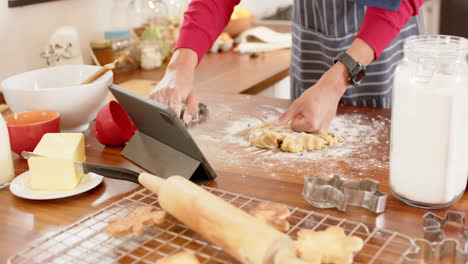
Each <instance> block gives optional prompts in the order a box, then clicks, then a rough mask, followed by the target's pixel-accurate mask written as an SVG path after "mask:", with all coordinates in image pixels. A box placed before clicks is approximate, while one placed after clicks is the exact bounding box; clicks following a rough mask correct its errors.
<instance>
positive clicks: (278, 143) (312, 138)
mask: <svg viewBox="0 0 468 264" xmlns="http://www.w3.org/2000/svg"><path fill="white" fill-rule="evenodd" d="M248 137H249V142H250V144H252V145H254V146H257V147H260V148H271V149H274V148H279V149H281V150H282V151H286V152H302V151H305V150H313V149H323V148H326V147H329V146H333V145H335V144H336V143H338V142H340V140H341V137H339V136H335V135H333V134H328V135H327V136H325V137H322V136H319V135H315V134H311V133H305V132H295V131H293V130H291V127H290V126H289V125H284V126H275V125H273V124H272V123H265V124H263V125H261V126H259V127H256V128H253V129H252V130H250V132H249V135H248Z"/></svg>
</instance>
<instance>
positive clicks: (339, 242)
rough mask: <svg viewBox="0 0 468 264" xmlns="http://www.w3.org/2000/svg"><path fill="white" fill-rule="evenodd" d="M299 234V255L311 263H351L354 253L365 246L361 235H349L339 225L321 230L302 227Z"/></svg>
mask: <svg viewBox="0 0 468 264" xmlns="http://www.w3.org/2000/svg"><path fill="white" fill-rule="evenodd" d="M297 235H298V239H297V241H296V249H297V255H298V256H299V257H300V258H301V259H303V260H305V261H307V262H308V263H310V264H320V263H334V264H351V263H352V262H353V253H354V252H357V251H359V250H361V249H362V247H363V241H362V239H361V238H360V237H356V236H347V235H346V234H345V232H344V229H343V228H341V227H337V226H332V227H329V228H327V230H325V231H319V232H315V231H312V230H306V229H302V230H300V231H299V232H298V233H297Z"/></svg>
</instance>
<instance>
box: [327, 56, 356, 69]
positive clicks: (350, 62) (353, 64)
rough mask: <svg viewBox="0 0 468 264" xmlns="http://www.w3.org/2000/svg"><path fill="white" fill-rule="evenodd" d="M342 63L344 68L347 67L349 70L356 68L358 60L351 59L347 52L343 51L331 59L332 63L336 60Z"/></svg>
mask: <svg viewBox="0 0 468 264" xmlns="http://www.w3.org/2000/svg"><path fill="white" fill-rule="evenodd" d="M338 61H339V62H341V63H343V64H344V65H345V66H346V68H348V70H349V71H351V70H352V69H354V68H356V66H358V62H357V61H355V60H354V59H353V57H351V56H350V55H349V54H348V53H346V52H343V53H341V54H340V55H338V56H336V58H335V59H334V60H333V64H335V63H337V62H338Z"/></svg>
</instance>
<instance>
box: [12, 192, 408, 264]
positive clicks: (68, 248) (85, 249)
mask: <svg viewBox="0 0 468 264" xmlns="http://www.w3.org/2000/svg"><path fill="white" fill-rule="evenodd" d="M204 188H205V189H206V190H208V191H210V192H211V193H213V194H215V195H217V196H218V197H221V198H222V199H224V200H225V201H227V202H229V203H231V204H233V205H234V206H236V207H239V208H242V209H244V210H248V209H249V208H250V207H252V206H254V205H256V204H257V203H259V202H265V201H264V200H261V199H257V198H254V197H249V196H245V195H240V194H235V193H231V192H227V191H222V190H219V189H215V188H209V187H204ZM141 205H152V206H154V207H155V208H157V209H160V206H159V203H158V197H157V196H156V195H154V194H153V193H152V192H151V191H149V190H147V189H142V190H140V191H137V192H135V193H133V194H131V195H129V196H127V197H124V198H122V199H121V200H119V201H117V202H115V203H113V204H111V205H109V206H107V207H105V208H103V209H101V210H99V211H97V212H95V213H93V214H91V215H89V216H87V217H85V218H83V219H81V220H79V221H77V222H75V223H74V224H72V225H70V226H68V227H65V228H63V229H62V230H60V231H59V232H56V233H54V234H52V235H50V236H47V237H45V238H42V239H39V240H37V241H35V242H34V243H33V244H31V245H30V246H29V248H28V249H26V250H24V251H22V252H19V253H17V254H16V255H14V256H12V257H11V258H10V259H9V261H8V263H11V264H17V263H27V264H33V263H125V264H127V263H128V264H130V263H131V264H136V263H146V264H150V263H151V264H153V263H155V261H156V260H157V259H159V258H162V257H165V256H167V255H171V254H174V253H176V252H178V251H181V250H187V251H191V252H193V253H195V255H196V256H197V258H198V260H199V261H200V263H210V264H212V263H213V264H214V263H238V262H237V261H236V260H234V259H233V258H232V257H230V256H229V255H227V254H226V253H224V251H222V249H221V248H219V247H218V246H215V245H213V244H210V243H209V242H207V241H206V240H205V239H203V238H202V237H201V236H199V235H198V234H197V233H195V232H194V231H192V230H190V229H189V228H188V227H187V226H185V225H183V224H182V223H180V222H178V221H177V220H175V219H174V218H171V217H170V218H168V220H166V222H165V224H164V225H163V226H160V227H149V228H147V229H146V230H145V232H144V234H143V235H142V236H140V237H135V236H134V235H133V233H132V234H129V235H126V236H123V237H120V238H111V237H109V236H107V235H106V234H104V233H103V229H104V228H105V227H106V226H107V221H108V220H109V219H111V218H115V217H121V216H125V215H128V214H129V213H130V212H132V211H133V210H134V209H135V208H136V207H138V206H141ZM290 210H291V216H290V219H289V222H290V224H291V229H290V230H289V232H288V234H289V235H290V236H291V237H292V238H294V239H295V238H296V237H297V236H296V234H297V232H298V231H299V230H300V229H303V228H307V229H313V230H316V231H320V230H324V229H326V228H327V227H329V226H340V227H342V228H343V229H345V231H346V233H347V234H348V235H354V236H359V237H361V238H362V239H363V240H364V248H363V249H362V250H361V251H359V252H358V253H357V254H356V256H355V258H354V263H383V264H385V263H397V262H399V261H400V259H401V256H402V255H403V254H404V253H405V252H406V251H408V250H409V249H410V248H411V247H412V242H411V238H409V237H407V236H405V235H402V234H400V233H397V232H393V231H389V230H384V229H378V228H376V229H374V230H372V231H371V230H369V228H368V227H367V226H366V225H364V224H362V223H357V222H353V221H349V220H346V219H342V218H337V217H332V216H328V215H323V214H319V213H316V212H313V211H308V210H303V209H300V208H294V207H290Z"/></svg>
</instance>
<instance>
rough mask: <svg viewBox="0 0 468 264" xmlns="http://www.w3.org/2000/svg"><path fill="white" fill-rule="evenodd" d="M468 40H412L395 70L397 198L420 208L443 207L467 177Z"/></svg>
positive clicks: (393, 175) (394, 177)
mask: <svg viewBox="0 0 468 264" xmlns="http://www.w3.org/2000/svg"><path fill="white" fill-rule="evenodd" d="M467 54H468V40H467V39H464V38H458V37H452V36H441V35H423V36H413V37H410V38H408V39H407V40H406V41H405V44H404V58H403V60H402V61H401V62H400V64H399V65H398V67H397V68H396V70H395V75H394V85H393V98H392V125H391V147H390V185H391V190H392V193H393V195H395V196H396V197H397V198H399V199H400V200H402V201H403V202H405V203H407V204H409V205H412V206H416V207H420V208H429V209H435V208H443V207H447V206H449V205H451V204H453V203H455V202H456V201H457V200H458V199H459V198H460V197H461V196H462V195H463V193H464V191H465V188H466V182H467V176H468V121H467V120H468V119H467V117H468V66H467V61H466V58H467Z"/></svg>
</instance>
